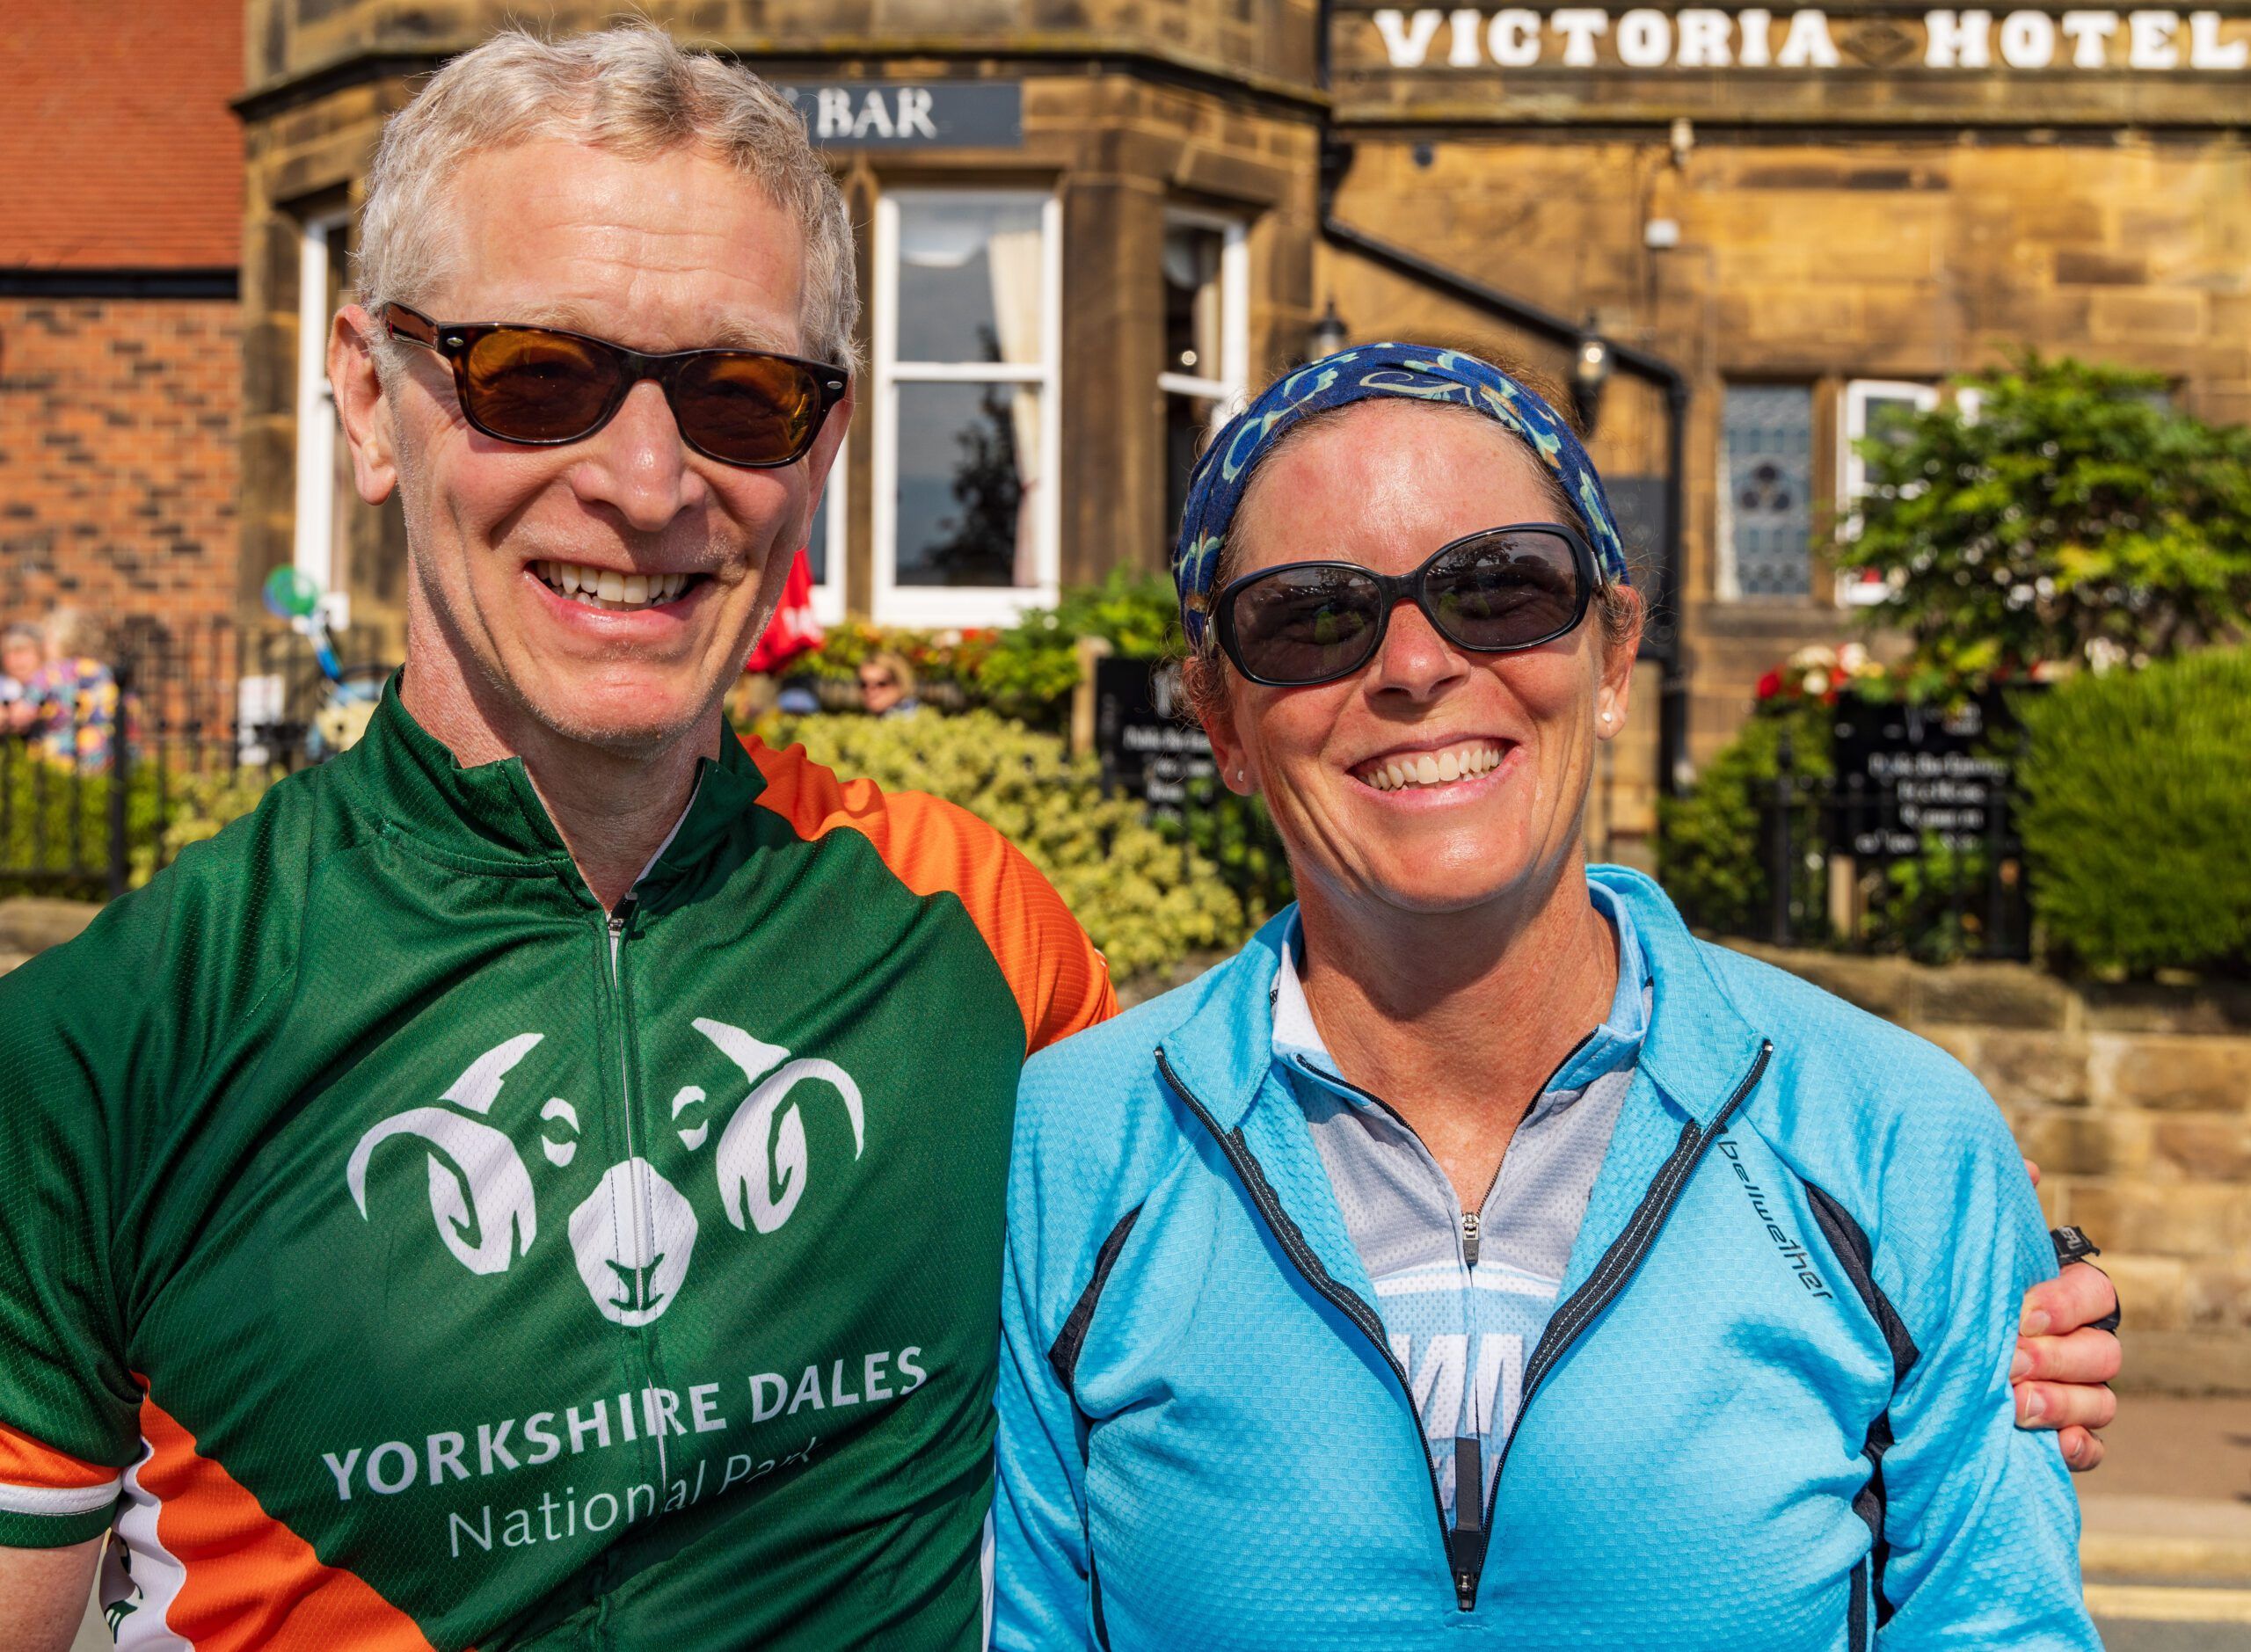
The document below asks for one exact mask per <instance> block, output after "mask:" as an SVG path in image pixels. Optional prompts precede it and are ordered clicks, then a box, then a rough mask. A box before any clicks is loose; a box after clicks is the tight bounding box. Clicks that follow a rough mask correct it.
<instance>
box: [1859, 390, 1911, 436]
mask: <svg viewBox="0 0 2251 1652" xmlns="http://www.w3.org/2000/svg"><path fill="white" fill-rule="evenodd" d="M1862 405H1863V406H1864V407H1865V408H1866V409H1867V411H1866V412H1865V413H1864V414H1863V415H1862V418H1864V419H1865V421H1866V425H1867V429H1868V433H1869V435H1870V436H1872V437H1876V438H1877V439H1878V440H1884V441H1889V442H1891V443H1893V444H1895V445H1904V444H1905V442H1906V441H1907V440H1908V438H1909V435H1910V433H1911V432H1912V428H1913V426H1914V422H1915V419H1916V418H1917V416H1918V415H1920V413H1921V412H1922V411H1923V408H1922V404H1921V403H1920V402H1916V401H1912V400H1910V399H1909V398H1908V397H1905V396H1871V397H1869V398H1868V400H1867V401H1866V402H1865V403H1863V404H1862Z"/></svg>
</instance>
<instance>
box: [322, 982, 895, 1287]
mask: <svg viewBox="0 0 2251 1652" xmlns="http://www.w3.org/2000/svg"><path fill="white" fill-rule="evenodd" d="M695 1026H696V1030H697V1031H698V1032H700V1033H702V1034H703V1036H704V1037H706V1038H708V1039H710V1042H711V1044H713V1045H714V1046H715V1047H716V1048H717V1049H718V1051H719V1052H720V1053H721V1054H723V1055H725V1057H726V1058H727V1059H728V1060H729V1061H731V1062H732V1063H733V1064H734V1066H736V1067H738V1068H739V1069H740V1071H741V1073H742V1075H743V1078H744V1080H745V1081H746V1082H747V1085H748V1087H749V1090H748V1094H747V1095H745V1096H744V1098H743V1100H742V1101H741V1102H740V1103H738V1104H737V1106H736V1107H735V1110H734V1112H733V1114H732V1117H730V1118H729V1120H728V1122H727V1124H726V1127H725V1129H724V1130H722V1131H721V1132H719V1141H718V1147H717V1149H716V1150H715V1151H714V1152H713V1154H712V1161H713V1168H715V1170H716V1171H717V1174H718V1190H719V1203H720V1206H721V1208H722V1209H723V1210H724V1211H725V1212H726V1217H727V1220H728V1221H729V1222H730V1223H732V1225H733V1226H735V1227H736V1228H737V1229H739V1230H740V1231H742V1232H746V1233H747V1232H749V1231H750V1230H751V1229H753V1228H755V1229H756V1230H757V1231H758V1232H759V1233H761V1234H771V1233H774V1232H776V1230H778V1229H779V1228H780V1227H781V1226H783V1224H784V1223H785V1222H787V1221H788V1220H789V1219H790V1213H791V1212H794V1211H795V1210H796V1209H797V1208H798V1200H799V1199H801V1198H802V1197H804V1196H805V1188H806V1186H807V1185H808V1183H809V1182H810V1181H811V1178H812V1166H811V1164H810V1163H809V1161H808V1160H807V1156H806V1149H805V1118H804V1117H803V1114H802V1113H801V1111H800V1110H799V1109H800V1103H799V1102H798V1099H797V1096H798V1093H799V1092H800V1091H801V1090H803V1089H804V1088H805V1087H806V1086H814V1087H817V1090H818V1092H819V1093H820V1094H824V1095H825V1094H828V1093H833V1094H834V1095H835V1096H836V1097H837V1098H838V1099H840V1100H841V1102H842V1103H843V1106H844V1112H845V1115H846V1117H848V1118H849V1120H850V1122H851V1126H852V1157H853V1158H854V1160H855V1161H856V1160H857V1159H858V1158H859V1157H860V1154H861V1153H862V1151H863V1149H864V1148H865V1146H866V1145H867V1120H866V1116H865V1110H864V1108H863V1104H862V1101H861V1097H860V1087H859V1086H858V1085H857V1084H856V1083H854V1082H853V1081H852V1077H851V1075H850V1074H849V1073H846V1072H845V1071H844V1069H843V1068H841V1067H840V1066H837V1065H836V1064H835V1063H834V1062H833V1061H822V1060H815V1059H795V1060H793V1059H790V1052H789V1051H787V1050H785V1049H783V1047H782V1046H781V1045H779V1044H767V1043H764V1042H762V1041H761V1040H760V1039H757V1038H754V1037H752V1036H751V1035H750V1034H749V1033H747V1032H745V1031H744V1030H742V1029H741V1028H739V1027H732V1026H729V1025H728V1024H727V1023H726V1022H722V1021H711V1020H708V1019H698V1020H697V1021H696V1022H695ZM542 1037H544V1035H543V1034H541V1033H536V1032H527V1033H520V1034H518V1035H517V1036H516V1037H513V1038H510V1039H508V1040H506V1042H504V1043H501V1044H495V1045H493V1046H492V1048H491V1049H490V1050H487V1051H486V1052H484V1054H482V1055H480V1056H478V1057H477V1059H475V1060H474V1061H471V1062H470V1064H469V1066H468V1067H467V1068H466V1069H464V1070H463V1073H462V1075H461V1076H460V1077H459V1078H458V1079H456V1080H455V1081H454V1082H453V1084H452V1086H451V1087H450V1088H448V1089H447V1090H446V1092H445V1093H444V1094H443V1095H441V1096H440V1097H439V1098H438V1099H439V1101H441V1102H442V1103H447V1105H445V1106H426V1107H411V1108H408V1109H407V1110H405V1111H404V1112H400V1113H396V1114H394V1115H392V1116H391V1117H389V1118H386V1119H384V1120H383V1121H382V1123H381V1124H376V1125H375V1126H373V1127H372V1128H370V1129H369V1130H368V1132H367V1133H366V1134H364V1135H362V1136H361V1138H360V1141H359V1145H358V1146H355V1147H353V1150H352V1156H351V1159H350V1160H349V1161H347V1162H346V1165H345V1167H344V1181H345V1185H346V1188H347V1189H348V1190H350V1192H351V1195H352V1202H353V1204H355V1205H356V1206H358V1208H359V1212H360V1214H361V1216H362V1217H364V1218H366V1219H368V1220H371V1221H372V1220H373V1219H374V1213H373V1212H371V1211H370V1210H369V1209H368V1168H369V1166H370V1164H371V1163H372V1162H373V1161H374V1159H375V1153H376V1150H377V1149H378V1148H380V1147H382V1146H383V1145H384V1144H385V1143H386V1142H388V1141H390V1140H391V1139H393V1138H395V1137H401V1136H408V1137H412V1138H414V1139H416V1140H417V1141H419V1143H420V1144H421V1146H422V1149H423V1152H424V1154H425V1156H426V1160H427V1163H428V1170H429V1192H430V1216H431V1219H432V1220H433V1221H434V1222H435V1223H436V1225H437V1229H438V1238H439V1241H441V1243H442V1244H443V1245H444V1246H445V1248H447V1249H448V1251H450V1252H451V1253H452V1254H453V1256H454V1259H455V1261H457V1262H459V1263H461V1264H462V1266H463V1267H464V1268H466V1269H468V1270H470V1272H471V1273H477V1274H495V1273H505V1272H506V1271H507V1270H508V1269H509V1268H510V1267H511V1266H512V1265H513V1264H514V1263H515V1262H516V1260H517V1259H518V1258H519V1257H524V1256H528V1255H530V1254H531V1248H532V1246H533V1245H534V1244H535V1243H536V1242H537V1241H538V1238H539V1202H538V1196H537V1192H536V1190H535V1185H534V1183H533V1179H532V1175H531V1173H530V1171H529V1170H528V1169H527V1168H525V1165H524V1161H523V1159H522V1157H521V1155H520V1154H519V1153H517V1151H516V1146H515V1143H514V1141H512V1140H511V1139H509V1137H508V1136H507V1135H506V1133H505V1132H503V1131H502V1130H501V1129H499V1127H498V1126H497V1125H496V1124H492V1123H490V1122H487V1121H488V1120H490V1119H491V1118H492V1117H493V1115H494V1111H495V1108H496V1106H498V1105H499V1103H500V1092H501V1089H502V1087H503V1086H504V1084H505V1083H506V1080H507V1077H508V1074H509V1073H512V1072H513V1071H514V1069H515V1067H516V1066H517V1065H518V1064H519V1063H520V1062H521V1061H522V1060H523V1059H524V1058H525V1057H526V1056H527V1055H528V1054H530V1053H531V1052H532V1050H533V1048H534V1047H535V1045H537V1044H539V1042H540V1040H541V1039H542ZM808 1099H812V1097H810V1096H809V1097H808ZM709 1100H710V1097H709V1096H708V1095H706V1094H705V1092H704V1091H703V1089H702V1088H699V1087H697V1086H696V1085H687V1086H683V1087H682V1088H681V1090H680V1091H679V1093H678V1094H676V1095H674V1097H673V1100H672V1119H673V1123H674V1133H675V1134H676V1135H677V1136H678V1137H679V1138H680V1141H681V1146H683V1147H685V1148H686V1149H687V1150H688V1152H689V1153H696V1152H700V1151H701V1150H702V1148H703V1145H704V1143H705V1141H706V1140H707V1139H709V1136H710V1121H709V1120H708V1118H704V1117H697V1118H696V1120H695V1121H694V1122H692V1123H688V1124H682V1123H681V1120H682V1118H683V1117H684V1116H685V1115H688V1114H690V1113H696V1112H699V1111H700V1110H702V1109H703V1107H704V1105H705V1104H706V1103H708V1102H709ZM526 1105H527V1106H528V1104H526ZM505 1111H506V1110H505V1109H503V1112H504V1113H505ZM538 1117H539V1118H540V1120H541V1121H542V1123H543V1124H546V1125H549V1126H551V1127H552V1128H553V1129H555V1130H556V1131H558V1132H561V1134H560V1135H543V1136H542V1138H541V1141H540V1146H541V1150H542V1152H543V1153H544V1155H545V1157H546V1159H547V1161H548V1162H549V1163H550V1164H552V1165H554V1166H555V1167H556V1168H558V1169H559V1168H565V1167H567V1166H568V1165H569V1164H570V1163H571V1162H572V1160H573V1159H574V1158H575V1157H576V1156H577V1154H578V1150H579V1142H578V1139H577V1138H578V1134H579V1116H578V1110H577V1109H576V1108H574V1107H573V1106H572V1104H571V1103H569V1102H567V1101H565V1100H564V1099H563V1098H562V1097H561V1096H554V1097H550V1099H549V1100H548V1102H547V1103H546V1104H545V1105H544V1106H543V1107H542V1108H540V1109H539V1110H538ZM564 1226H565V1233H566V1234H568V1235H569V1238H570V1241H571V1254H572V1256H573V1257H574V1258H575V1259H576V1261H577V1263H578V1271H579V1279H580V1281H581V1282H582V1283H583V1284H585V1285H586V1294H587V1295H588V1296H589V1297H591V1298H592V1299H593V1300H594V1307H595V1308H596V1310H597V1311H599V1312H600V1313H601V1316H602V1317H603V1318H604V1319H606V1320H608V1321H611V1322H612V1323H614V1324H617V1325H624V1326H636V1325H646V1324H648V1323H649V1322H650V1321H652V1320H655V1319H657V1318H658V1317H659V1315H661V1314H663V1313H664V1311H665V1310H666V1309H667V1308H668V1307H670V1306H672V1304H673V1301H674V1299H675V1298H676V1297H677V1296H678V1295H679V1294H680V1291H681V1286H682V1285H683V1284H686V1282H687V1279H688V1263H689V1260H690V1259H691V1258H692V1257H693V1256H694V1255H695V1252H696V1233H697V1223H696V1209H695V1206H694V1205H692V1204H689V1202H688V1197H687V1196H686V1195H685V1194H683V1193H682V1192H681V1190H679V1189H678V1188H677V1187H675V1186H674V1184H673V1183H672V1182H671V1181H670V1180H668V1179H667V1177H666V1176H665V1175H664V1173H663V1172H662V1171H660V1170H659V1169H658V1168H656V1166H655V1165H653V1164H652V1163H651V1162H650V1161H648V1160H647V1159H646V1158H645V1157H643V1156H642V1155H641V1154H639V1153H634V1154H632V1155H631V1156H630V1157H628V1158H627V1159H625V1160H624V1161H622V1162H620V1163H618V1164H615V1165H612V1166H611V1167H610V1168H609V1169H608V1171H606V1172H605V1173H604V1174H603V1175H602V1177H601V1182H600V1183H597V1184H596V1186H595V1188H594V1191H593V1192H592V1193H589V1194H588V1195H587V1196H586V1197H585V1198H584V1199H583V1200H581V1201H580V1202H579V1205H578V1207H577V1208H576V1209H575V1210H573V1211H572V1212H571V1214H570V1216H569V1218H568V1219H567V1220H566V1221H565V1225H564Z"/></svg>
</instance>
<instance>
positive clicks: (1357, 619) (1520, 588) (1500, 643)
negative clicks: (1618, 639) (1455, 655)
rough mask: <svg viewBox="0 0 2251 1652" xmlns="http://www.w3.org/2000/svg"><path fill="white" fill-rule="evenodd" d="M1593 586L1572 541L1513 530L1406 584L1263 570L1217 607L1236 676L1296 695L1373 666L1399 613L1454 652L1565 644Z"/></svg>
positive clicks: (1304, 568) (1565, 535)
mask: <svg viewBox="0 0 2251 1652" xmlns="http://www.w3.org/2000/svg"><path fill="white" fill-rule="evenodd" d="M1595 584H1596V575H1595V566H1594V552H1593V551H1592V550H1591V549H1588V546H1587V542H1586V541H1585V540H1584V539H1583V538H1581V537H1580V536H1579V535H1578V533H1577V530H1576V529H1573V528H1566V527H1564V526H1563V524H1562V523H1560V522H1519V523H1518V524H1516V525H1514V526H1513V527H1509V528H1483V529H1481V530H1480V531H1479V532H1477V533H1475V534H1466V535H1463V536H1462V537H1461V538H1460V539H1456V540H1451V541H1449V542H1446V544H1443V545H1441V546H1439V548H1438V549H1436V550H1434V551H1432V552H1431V556H1430V558H1429V560H1428V561H1426V562H1424V564H1423V565H1422V566H1421V567H1419V568H1417V569H1416V570H1415V571H1414V572H1412V573H1402V574H1388V573H1378V572H1376V571H1374V570H1373V568H1363V567H1361V566H1360V565H1359V564H1358V563H1351V562H1291V563H1285V564H1282V565H1281V566H1280V567H1278V568H1261V569H1260V570H1258V571H1257V572H1256V573H1247V574H1245V575H1243V576H1242V578H1241V579H1233V580H1230V581H1228V583H1227V587H1226V588H1225V589H1224V590H1222V591H1221V592H1220V595H1219V600H1218V601H1217V602H1215V603H1214V604H1213V610H1214V615H1215V618H1216V619H1217V621H1218V626H1219V638H1220V648H1222V649H1223V650H1225V651H1226V652H1227V658H1228V659H1231V660H1233V661H1234V662H1235V669H1236V670H1237V671H1240V672H1241V673H1242V674H1243V675H1244V676H1245V677H1248V678H1249V680H1251V681H1253V682H1257V683H1264V684H1266V685H1267V686H1268V687H1270V688H1306V687H1308V686H1310V685H1311V684H1314V683H1317V682H1334V681H1335V680H1337V678H1339V677H1349V676H1351V674H1352V673H1354V672H1356V671H1358V670H1359V668H1360V667H1361V666H1365V665H1366V664H1367V663H1368V661H1369V660H1371V659H1373V658H1374V657H1375V651H1376V650H1377V649H1378V648H1380V647H1381V646H1382V645H1383V634H1384V632H1385V630H1387V629H1388V627H1389V626H1390V623H1391V611H1392V609H1393V608H1396V607H1398V606H1399V604H1400V603H1402V602H1412V603H1413V604H1414V605H1415V606H1416V607H1417V608H1420V609H1421V610H1422V611H1423V617H1424V618H1425V619H1427V620H1428V621H1430V622H1431V626H1432V627H1433V628H1434V629H1435V630H1437V631H1438V633H1439V636H1441V637H1445V638H1446V640H1447V641H1448V642H1450V643H1452V644H1454V645H1455V646H1456V647H1458V648H1465V649H1468V651H1471V652H1472V653H1478V654H1505V653H1512V652H1514V651H1517V650H1519V649H1526V648H1537V647H1539V646H1540V645H1541V644H1542V643H1552V642H1554V641H1555V639H1556V638H1557V637H1564V636H1568V635H1569V634H1570V632H1571V631H1572V630H1575V629H1576V628H1577V625H1578V623H1579V622H1580V621H1582V620H1584V618H1586V610H1587V605H1588V603H1589V602H1590V601H1591V600H1592V599H1593V595H1594V587H1595Z"/></svg>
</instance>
